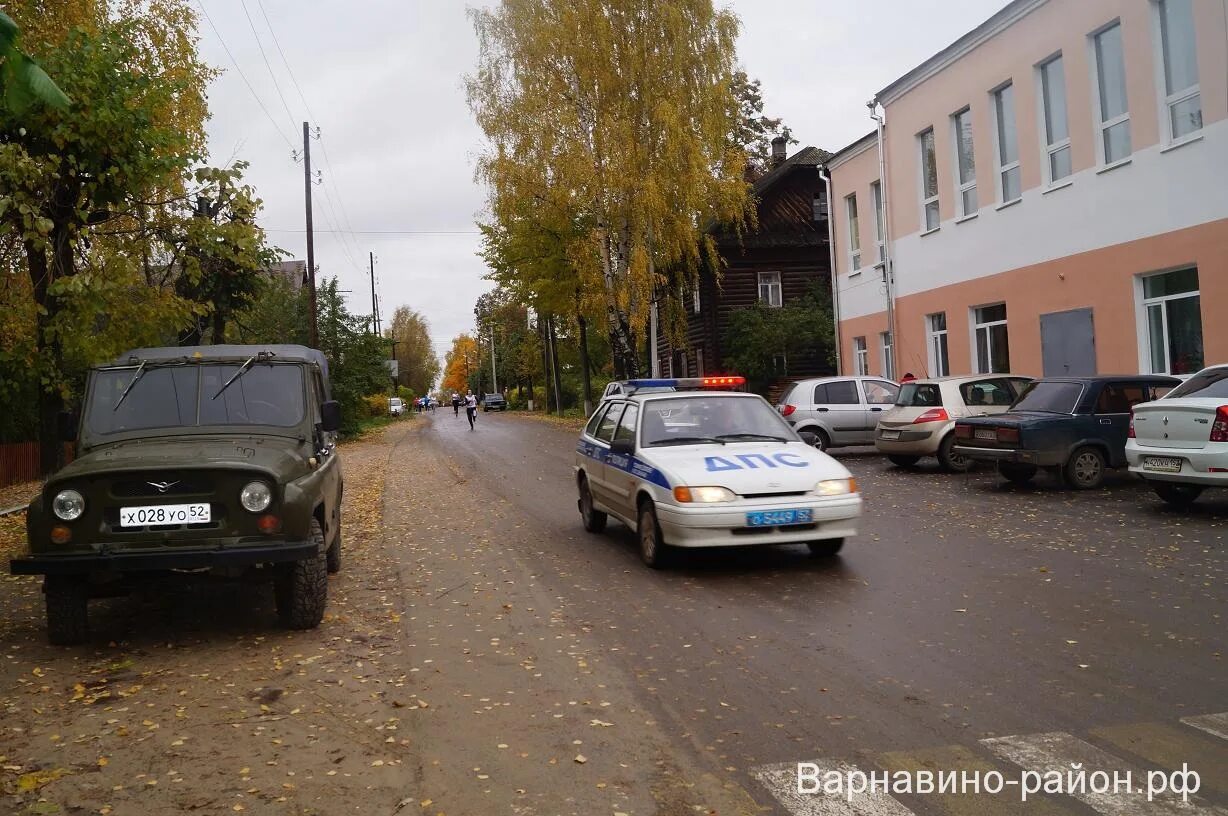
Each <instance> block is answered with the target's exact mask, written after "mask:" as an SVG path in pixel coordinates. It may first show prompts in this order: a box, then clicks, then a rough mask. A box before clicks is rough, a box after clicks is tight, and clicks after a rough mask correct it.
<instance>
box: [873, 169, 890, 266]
mask: <svg viewBox="0 0 1228 816" xmlns="http://www.w3.org/2000/svg"><path fill="white" fill-rule="evenodd" d="M870 204H871V205H872V206H873V207H874V248H875V251H876V252H877V253H878V254H877V255H876V256H875V259H874V262H875V263H882V262H883V260H884V259H885V258H886V253H885V252H884V251H883V220H884V218H883V216H884V213H883V185H882V184H881V183H880V182H877V181H875V182H872V183H871V184H870Z"/></svg>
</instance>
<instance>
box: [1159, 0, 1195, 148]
mask: <svg viewBox="0 0 1228 816" xmlns="http://www.w3.org/2000/svg"><path fill="white" fill-rule="evenodd" d="M1193 6H1194V3H1193V0H1159V5H1158V8H1157V11H1158V12H1159V18H1160V49H1161V50H1162V51H1163V53H1164V61H1163V62H1164V106H1163V109H1164V110H1165V111H1166V114H1165V117H1164V118H1165V120H1166V121H1167V128H1168V138H1169V141H1174V140H1177V139H1182V138H1184V137H1186V136H1189V135H1190V134H1192V133H1196V132H1198V131H1199V130H1202V95H1201V94H1200V93H1199V90H1198V54H1197V52H1196V51H1195V49H1194V8H1193Z"/></svg>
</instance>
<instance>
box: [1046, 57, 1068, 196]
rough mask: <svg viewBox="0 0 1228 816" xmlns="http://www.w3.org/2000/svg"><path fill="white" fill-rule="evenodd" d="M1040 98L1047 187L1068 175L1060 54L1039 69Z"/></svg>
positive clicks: (1063, 70) (1064, 90) (1064, 83)
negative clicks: (1047, 178) (1047, 179)
mask: <svg viewBox="0 0 1228 816" xmlns="http://www.w3.org/2000/svg"><path fill="white" fill-rule="evenodd" d="M1040 97H1041V115H1042V116H1044V119H1045V121H1044V123H1043V124H1044V128H1043V130H1044V134H1045V167H1046V172H1047V173H1048V174H1049V183H1050V184H1056V183H1057V182H1059V181H1061V180H1062V179H1064V178H1066V177H1067V176H1069V175H1070V173H1071V164H1070V123H1069V121H1068V120H1067V118H1066V69H1065V66H1064V65H1063V64H1062V56H1061V55H1060V54H1059V55H1058V56H1056V57H1054V58H1053V59H1051V60H1049V61H1048V62H1046V63H1044V64H1043V65H1041V66H1040Z"/></svg>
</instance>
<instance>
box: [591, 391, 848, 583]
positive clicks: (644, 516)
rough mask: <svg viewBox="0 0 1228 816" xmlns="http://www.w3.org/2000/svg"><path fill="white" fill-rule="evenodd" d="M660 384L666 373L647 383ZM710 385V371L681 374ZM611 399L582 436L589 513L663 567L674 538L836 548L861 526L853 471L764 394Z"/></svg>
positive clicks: (707, 543)
mask: <svg viewBox="0 0 1228 816" xmlns="http://www.w3.org/2000/svg"><path fill="white" fill-rule="evenodd" d="M644 382H651V383H654V384H658V383H660V382H662V381H660V380H652V381H644ZM673 382H674V383H675V384H674V386H673V387H676V388H678V389H684V388H688V387H692V388H702V386H701V385H699V383H702V380H699V379H696V380H693V381H692V380H684V379H679V380H676V381H673ZM627 385H628V386H629V387H628V388H627V389H626V390H625V391H624V396H616V397H613V398H610V399H607V400H606V401H605V402H603V403H602V404H601V406H600V407H599V408H598V409H597V411H596V412H595V413H594V414H593V416H592V418H591V419H590V420H589V423H588V425H587V427H585V429H584V431H583V432H582V433H581V435H580V440H579V442H578V444H577V445H576V457H575V473H576V488H577V491H578V492H579V502H578V504H579V508H580V515H581V517H582V519H583V521H584V528H585V529H586V530H588V531H590V532H594V533H597V532H601V531H602V530H604V529H605V525H606V520H607V517H608V516H614V517H615V518H617V519H618V520H620V521H622V522H623V523H624V524H626V525H627V526H629V527H631V528H632V529H634V530H636V533H637V537H638V540H639V549H640V557H641V558H642V559H643V561H644V563H645V564H647V565H648V566H650V567H658V568H659V567H661V566H663V565H664V563H665V562H666V559H667V557H668V556H669V554H670V550H671V549H672V548H673V547H729V546H745V545H755V544H808V545H809V547H810V550H811V552H812V553H814V554H816V555H827V556H830V555H835V554H836V553H837V552H838V551H839V550H840V548H841V546H842V544H843V542H844V540H845V539H846V538H849V537H851V536H853V535H855V534H856V532H857V518H858V516H860V515H861V496H860V494H859V493H858V492H857V483H856V481H855V480H854V479H853V477H852V474H850V473H849V471H848V470H847V469H846V468H845V467H844V466H843V465H841V464H840V463H839V462H837V461H836V460H835V459H832V458H831V457H830V456H828V455H827V454H825V453H823V452H822V451H819V450H816V449H815V448H813V447H811V446H810V445H807V444H806V443H805V442H803V441H802V440H801V438H800V437H799V436H798V435H797V434H796V433H795V432H794V431H793V429H792V428H790V427H789V425H788V423H786V422H785V421H784V420H783V419H782V418H781V417H780V415H779V414H778V413H776V411H775V410H773V409H772V407H771V406H770V405H768V403H767V402H766V401H765V400H764V399H763V398H762V397H759V396H756V395H754V394H743V393H733V392H727V391H721V392H714V391H711V390H698V391H685V390H679V391H677V392H664V393H662V392H656V393H635V385H636V381H634V380H631V381H629V382H628V383H627Z"/></svg>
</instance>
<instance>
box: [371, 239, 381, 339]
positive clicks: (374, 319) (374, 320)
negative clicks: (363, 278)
mask: <svg viewBox="0 0 1228 816" xmlns="http://www.w3.org/2000/svg"><path fill="white" fill-rule="evenodd" d="M368 255H370V257H371V330H372V331H374V332H375V333H376V334H379V310H378V309H377V308H376V306H375V253H374V252H370V253H368Z"/></svg>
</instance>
